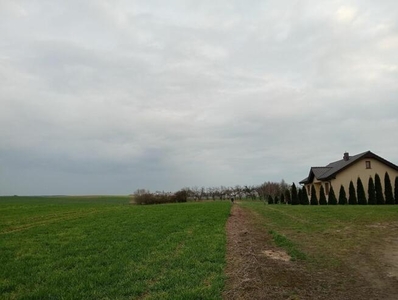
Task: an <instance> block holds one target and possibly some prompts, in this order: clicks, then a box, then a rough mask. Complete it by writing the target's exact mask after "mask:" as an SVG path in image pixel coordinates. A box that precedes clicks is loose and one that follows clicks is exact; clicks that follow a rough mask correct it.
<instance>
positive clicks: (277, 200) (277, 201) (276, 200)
mask: <svg viewBox="0 0 398 300" xmlns="http://www.w3.org/2000/svg"><path fill="white" fill-rule="evenodd" d="M274 204H279V197H278V195H276V196H275V197H274Z"/></svg>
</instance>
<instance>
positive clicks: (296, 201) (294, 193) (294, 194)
mask: <svg viewBox="0 0 398 300" xmlns="http://www.w3.org/2000/svg"><path fill="white" fill-rule="evenodd" d="M297 204H300V203H299V199H298V195H297V188H296V185H295V184H294V182H293V184H292V205H297Z"/></svg>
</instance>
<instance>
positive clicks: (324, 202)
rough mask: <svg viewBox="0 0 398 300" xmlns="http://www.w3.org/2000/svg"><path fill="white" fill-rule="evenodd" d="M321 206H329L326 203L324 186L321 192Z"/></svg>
mask: <svg viewBox="0 0 398 300" xmlns="http://www.w3.org/2000/svg"><path fill="white" fill-rule="evenodd" d="M319 204H320V205H327V204H328V203H327V202H326V196H325V189H324V188H323V185H321V189H320V191H319Z"/></svg>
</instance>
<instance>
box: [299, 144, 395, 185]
mask: <svg viewBox="0 0 398 300" xmlns="http://www.w3.org/2000/svg"><path fill="white" fill-rule="evenodd" d="M363 158H373V159H376V160H378V161H380V162H382V163H384V164H385V165H387V166H389V167H391V168H392V169H394V170H396V171H398V166H396V165H394V164H393V163H391V162H389V161H388V160H385V159H384V158H382V157H380V156H378V155H376V154H374V153H373V152H370V151H366V152H363V153H360V154H357V155H353V156H348V159H347V160H345V159H341V160H338V161H335V162H331V163H330V164H328V165H326V166H325V167H312V168H311V169H310V173H309V175H308V177H307V178H305V179H303V180H301V181H300V183H301V184H306V183H310V182H312V181H313V180H314V177H316V178H317V179H318V180H321V181H324V180H330V179H334V178H335V177H336V174H337V173H339V172H341V171H343V170H345V169H346V168H348V167H349V166H351V165H352V164H354V163H355V162H357V161H359V160H361V159H363Z"/></svg>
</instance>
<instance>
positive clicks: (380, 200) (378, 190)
mask: <svg viewBox="0 0 398 300" xmlns="http://www.w3.org/2000/svg"><path fill="white" fill-rule="evenodd" d="M375 191H376V204H378V205H381V204H384V196H383V188H382V187H381V180H380V176H379V174H377V173H376V175H375Z"/></svg>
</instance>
